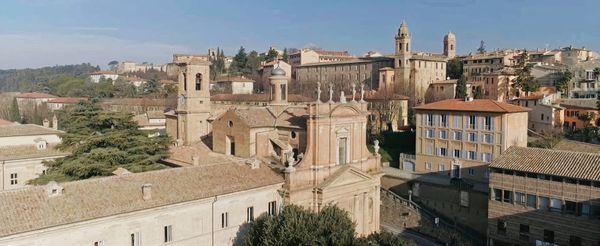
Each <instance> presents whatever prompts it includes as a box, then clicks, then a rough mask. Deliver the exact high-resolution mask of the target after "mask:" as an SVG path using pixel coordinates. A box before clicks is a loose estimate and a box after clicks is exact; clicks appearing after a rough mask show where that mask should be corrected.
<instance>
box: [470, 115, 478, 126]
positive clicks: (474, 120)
mask: <svg viewBox="0 0 600 246" xmlns="http://www.w3.org/2000/svg"><path fill="white" fill-rule="evenodd" d="M468 127H469V128H471V129H476V128H477V117H475V116H474V115H470V116H469V126H468Z"/></svg>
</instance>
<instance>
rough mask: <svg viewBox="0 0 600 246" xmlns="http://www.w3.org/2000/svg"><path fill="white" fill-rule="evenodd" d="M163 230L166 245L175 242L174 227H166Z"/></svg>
mask: <svg viewBox="0 0 600 246" xmlns="http://www.w3.org/2000/svg"><path fill="white" fill-rule="evenodd" d="M163 229H164V234H165V235H164V236H165V238H164V239H165V240H164V241H165V243H168V242H171V241H173V226H171V225H168V226H165V227H164V228H163Z"/></svg>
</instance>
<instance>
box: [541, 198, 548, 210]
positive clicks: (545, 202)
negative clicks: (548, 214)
mask: <svg viewBox="0 0 600 246" xmlns="http://www.w3.org/2000/svg"><path fill="white" fill-rule="evenodd" d="M539 203H540V206H539V209H540V210H547V209H548V208H550V199H549V198H548V197H543V196H540V197H539Z"/></svg>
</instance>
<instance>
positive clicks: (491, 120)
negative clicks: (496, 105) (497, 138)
mask: <svg viewBox="0 0 600 246" xmlns="http://www.w3.org/2000/svg"><path fill="white" fill-rule="evenodd" d="M494 123H495V122H494V117H492V116H490V130H492V131H493V130H494V127H495V124H494Z"/></svg>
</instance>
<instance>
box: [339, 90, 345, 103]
mask: <svg viewBox="0 0 600 246" xmlns="http://www.w3.org/2000/svg"><path fill="white" fill-rule="evenodd" d="M340 102H341V103H346V95H345V94H344V91H341V92H340Z"/></svg>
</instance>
